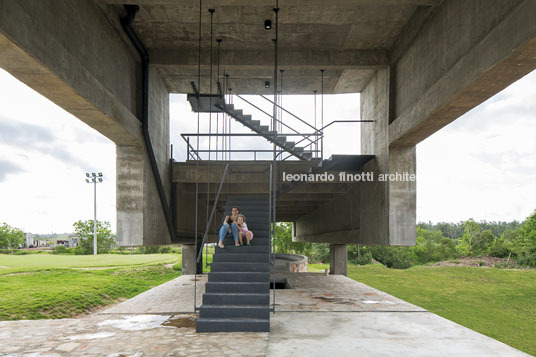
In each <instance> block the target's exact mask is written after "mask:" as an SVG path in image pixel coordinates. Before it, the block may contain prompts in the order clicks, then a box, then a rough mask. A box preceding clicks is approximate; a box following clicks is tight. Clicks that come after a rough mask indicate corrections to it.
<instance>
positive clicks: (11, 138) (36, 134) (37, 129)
mask: <svg viewBox="0 0 536 357" xmlns="http://www.w3.org/2000/svg"><path fill="white" fill-rule="evenodd" d="M53 140H54V134H53V133H52V131H51V130H50V129H48V128H45V127H42V126H38V125H31V124H26V123H21V122H19V121H15V120H10V119H8V118H5V117H0V142H3V143H5V144H7V145H13V146H24V147H28V146H34V145H36V144H38V143H47V142H51V141H53Z"/></svg>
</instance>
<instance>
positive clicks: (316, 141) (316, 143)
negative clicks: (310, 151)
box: [313, 89, 318, 158]
mask: <svg viewBox="0 0 536 357" xmlns="http://www.w3.org/2000/svg"><path fill="white" fill-rule="evenodd" d="M316 92H317V90H316V89H315V90H314V91H313V93H314V98H315V133H316V136H315V151H316V152H315V157H316V158H318V133H317V132H316V128H317V127H316Z"/></svg>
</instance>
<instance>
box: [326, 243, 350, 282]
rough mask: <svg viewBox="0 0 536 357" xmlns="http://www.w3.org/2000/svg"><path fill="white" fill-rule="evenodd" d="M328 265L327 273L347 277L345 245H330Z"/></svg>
mask: <svg viewBox="0 0 536 357" xmlns="http://www.w3.org/2000/svg"><path fill="white" fill-rule="evenodd" d="M330 255H331V259H330V265H329V273H330V274H337V275H344V276H347V275H348V251H347V248H346V244H331V245H330Z"/></svg>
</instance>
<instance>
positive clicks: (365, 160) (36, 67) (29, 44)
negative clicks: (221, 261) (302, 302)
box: [0, 0, 536, 257]
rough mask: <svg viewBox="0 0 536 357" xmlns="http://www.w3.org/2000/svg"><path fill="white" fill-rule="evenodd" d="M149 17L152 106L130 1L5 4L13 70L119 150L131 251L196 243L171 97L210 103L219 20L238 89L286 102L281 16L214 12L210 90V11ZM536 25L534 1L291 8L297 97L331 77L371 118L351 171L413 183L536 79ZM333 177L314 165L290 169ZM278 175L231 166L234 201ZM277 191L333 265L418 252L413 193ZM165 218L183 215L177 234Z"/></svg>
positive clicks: (162, 4)
mask: <svg viewBox="0 0 536 357" xmlns="http://www.w3.org/2000/svg"><path fill="white" fill-rule="evenodd" d="M135 3H136V4H137V5H138V6H139V11H138V13H137V14H136V17H135V18H134V19H133V22H132V23H131V24H130V26H131V28H132V29H133V30H134V32H135V33H136V34H137V35H138V37H139V39H140V40H141V42H142V43H143V44H144V45H145V47H146V49H147V55H148V64H147V63H146V64H147V65H148V78H145V79H147V80H148V85H147V86H146V87H145V89H146V94H147V100H148V107H147V106H146V105H144V97H143V95H142V93H143V90H144V75H143V74H144V72H143V69H142V64H143V63H142V62H143V60H142V58H141V57H140V54H139V50H138V49H137V48H136V47H135V46H133V44H132V41H131V39H130V38H129V36H128V34H127V33H126V32H125V30H124V27H123V26H122V24H121V19H122V18H126V17H127V11H126V9H125V7H124V6H123V1H120V0H88V1H70V0H57V1H31V0H2V1H0V67H2V68H3V69H5V70H7V71H8V72H10V73H11V74H12V75H14V76H15V77H16V78H18V79H19V80H21V81H22V82H24V83H26V84H27V85H28V86H30V87H31V88H33V89H35V90H36V91H38V92H39V93H41V94H43V95H44V96H45V97H47V98H49V99H50V100H51V101H53V102H55V103H56V104H58V105H59V106H61V107H62V108H64V109H65V110H66V111H68V112H70V113H72V114H73V115H74V116H75V117H77V118H78V119H80V120H82V121H83V122H84V123H86V124H88V125H89V126H90V127H92V128H94V129H96V130H97V131H99V132H100V133H102V134H103V135H104V136H106V137H107V138H109V139H111V140H112V141H114V142H115V143H116V145H117V177H116V179H117V239H118V242H119V244H122V245H159V244H169V243H171V242H172V241H175V242H181V243H192V242H193V238H194V237H193V235H194V232H195V227H193V219H192V207H195V206H192V202H194V201H195V190H192V187H193V186H192V185H194V184H195V180H196V178H195V174H192V172H194V171H193V170H194V169H195V165H196V163H194V162H192V161H187V162H181V163H179V162H175V163H173V164H170V145H169V142H170V139H169V137H170V133H169V94H170V93H184V94H191V93H192V92H193V90H192V84H191V83H192V82H194V83H195V84H196V87H197V88H199V89H200V92H201V94H209V93H208V91H209V88H210V87H211V85H210V81H211V80H210V76H209V70H210V67H209V66H210V56H209V54H210V52H209V51H210V31H209V21H210V16H209V14H208V9H209V8H214V9H215V10H216V12H215V15H214V19H213V20H214V21H213V23H214V33H215V36H214V38H220V39H222V40H223V41H222V43H221V57H220V60H219V63H220V67H221V69H222V70H223V69H225V71H226V73H229V74H230V76H229V81H228V82H227V84H228V85H227V86H228V87H232V88H233V93H235V94H273V89H267V88H265V81H270V80H272V77H273V73H274V69H273V68H274V46H273V43H272V39H273V38H274V29H273V28H272V30H265V29H264V26H263V24H264V21H265V20H266V19H271V20H272V21H274V11H273V8H274V1H267V0H218V1H203V8H202V9H201V10H202V11H201V12H202V26H201V29H202V40H201V56H200V58H201V60H200V70H201V81H200V83H198V80H197V73H198V72H197V71H198V28H199V22H198V21H199V2H198V1H193V0H185V1H180V2H177V1H171V0H138V1H135ZM535 14H536V2H535V1H533V0H487V1H465V0H443V1H441V0H396V1H395V0H348V1H324V0H307V1H303V0H287V1H281V2H280V11H279V14H278V16H279V29H278V31H279V43H278V51H279V57H278V59H279V61H278V62H279V63H278V66H279V67H278V68H280V69H284V70H285V93H287V94H311V93H312V92H313V90H319V88H318V84H319V81H318V78H319V71H320V70H321V69H324V70H325V72H324V93H326V94H332V93H360V94H361V96H360V98H361V99H360V100H361V103H360V104H361V106H360V107H361V113H360V114H361V118H363V119H368V120H372V121H373V122H372V123H363V124H362V127H361V134H360V135H361V137H360V138H356V140H361V153H359V154H361V155H363V156H359V157H358V156H356V157H355V160H357V161H359V162H358V163H356V162H354V163H353V164H352V165H353V166H351V167H344V170H345V171H348V172H356V173H357V172H373V173H375V174H376V175H378V174H379V173H397V172H407V173H410V174H412V173H413V174H414V173H415V168H416V154H415V145H416V144H418V143H419V142H420V141H422V140H424V139H425V138H427V137H428V136H430V135H432V134H433V133H435V132H436V131H438V130H439V129H441V128H443V127H444V126H446V125H447V124H449V123H450V122H452V121H454V120H455V119H456V118H458V117H459V116H460V115H462V114H464V113H465V112H467V111H469V110H470V109H472V108H474V107H475V106H477V105H479V104H480V103H482V102H483V101H484V100H486V99H488V98H489V97H491V96H493V95H494V94H496V93H497V92H499V91H500V90H502V89H503V88H505V87H506V86H508V85H509V84H511V83H513V82H514V81H516V80H518V79H519V78H521V77H523V76H524V75H526V74H527V73H529V72H530V71H532V70H533V69H534V68H535V67H536V22H535V21H534V15H535ZM216 81H217V80H216V79H215V78H214V79H213V80H212V87H213V88H217V83H216ZM144 108H145V109H144ZM144 110H147V118H146V119H147V120H146V121H144V119H143V117H144ZM357 114H358V113H356V117H357V116H358V115H357ZM175 134H176V135H178V134H179V133H174V135H175ZM147 137H149V138H150V140H149V141H147ZM148 146H151V148H150V149H151V150H149V151H148V150H147V149H148ZM151 151H152V152H153V153H154V155H153V154H151ZM356 154H358V153H356ZM153 156H154V160H153V161H154V162H153V164H152V163H151V161H152V157H153ZM343 161H344V160H343ZM341 162H342V161H341ZM197 164H198V166H199V168H198V169H199V172H201V175H200V177H199V179H198V184H199V189H200V190H201V191H199V194H200V195H202V194H203V190H204V189H205V187H207V180H208V177H207V175H206V171H203V170H205V169H206V167H207V165H211V167H212V174H211V177H210V180H208V181H210V182H212V183H213V184H214V186H215V185H216V183H217V182H219V179H220V178H221V173H222V170H223V164H222V162H221V161H220V162H214V161H212V162H210V163H209V162H206V161H200V162H199V163H197ZM328 164H329V162H326V161H325V160H324V161H319V160H307V159H304V160H300V161H288V162H285V163H283V164H282V166H281V167H280V168H279V170H280V171H285V172H296V173H298V172H308V170H309V169H312V170H318V167H319V166H318V165H328ZM151 165H153V166H151ZM155 167H157V168H158V170H157V171H158V174H157V175H155V174H154V172H155ZM267 167H268V163H267V162H262V161H259V162H249V163H248V162H246V163H241V164H240V165H239V164H237V163H232V165H231V169H232V170H234V172H231V173H230V177H229V178H228V180H227V182H226V183H225V185H224V189H223V190H222V192H223V196H222V197H223V198H225V195H229V194H231V193H238V192H237V191H240V192H244V191H245V192H248V193H251V194H262V193H267V191H266V190H267V189H268V181H267V180H268V175H267V174H266V173H265V170H266V169H267ZM322 167H327V166H320V168H322ZM331 169H332V170H335V171H337V169H333V168H331ZM326 170H328V171H329V170H330V169H329V168H328V169H326ZM241 171H243V173H240V172H241ZM335 171H334V172H335ZM204 172H205V173H204ZM170 177H172V179H170ZM159 182H160V186H161V187H160V188H159V187H158V183H159ZM239 185H240V190H239V189H238V186H239ZM278 185H279V186H278V190H279V191H278V200H277V206H276V208H277V212H278V216H277V220H278V221H292V222H294V223H295V224H294V239H295V240H297V241H306V242H325V243H331V244H333V247H334V252H333V254H332V255H333V256H334V257H335V256H338V253H337V249H339V248H341V247H344V244H349V243H363V244H383V245H413V244H415V223H416V222H415V221H416V182H415V181H409V182H407V181H406V182H381V181H378V180H375V181H373V182H360V183H341V182H331V183H300V184H288V183H285V182H281V180H280V182H278ZM213 189H214V188H212V189H211V192H214V191H212V190H213ZM170 201H173V203H174V204H172V205H170ZM199 203H200V205H201V206H200V208H199V212H200V216H199V222H205V217H204V216H203V215H204V214H205V213H204V212H206V210H205V209H204V208H203V206H202V205H204V204H206V203H205V202H204V201H203V200H200V201H199ZM222 204H223V203H222ZM164 206H165V207H170V206H175V208H176V209H174V210H173V209H172V210H171V211H173V216H172V217H171V221H172V222H174V225H173V232H171V233H170V229H169V222H167V220H166V214H165V213H164V212H165V211H164V209H163V207H164ZM222 207H223V206H222ZM222 214H223V212H222V211H221V210H218V212H217V218H216V221H218V222H219V221H220V220H221V215H222ZM168 218H170V217H168ZM326 221H329V224H326ZM197 231H198V233H199V235H201V234H202V232H203V231H204V227H202V224H201V223H200V225H199V227H198V230H197ZM212 233H214V232H212ZM212 239H214V236H212ZM341 249H342V248H341Z"/></svg>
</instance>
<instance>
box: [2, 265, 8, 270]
mask: <svg viewBox="0 0 536 357" xmlns="http://www.w3.org/2000/svg"><path fill="white" fill-rule="evenodd" d="M2 268H4V269H8V268H9V267H6V266H3V265H0V269H2Z"/></svg>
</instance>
